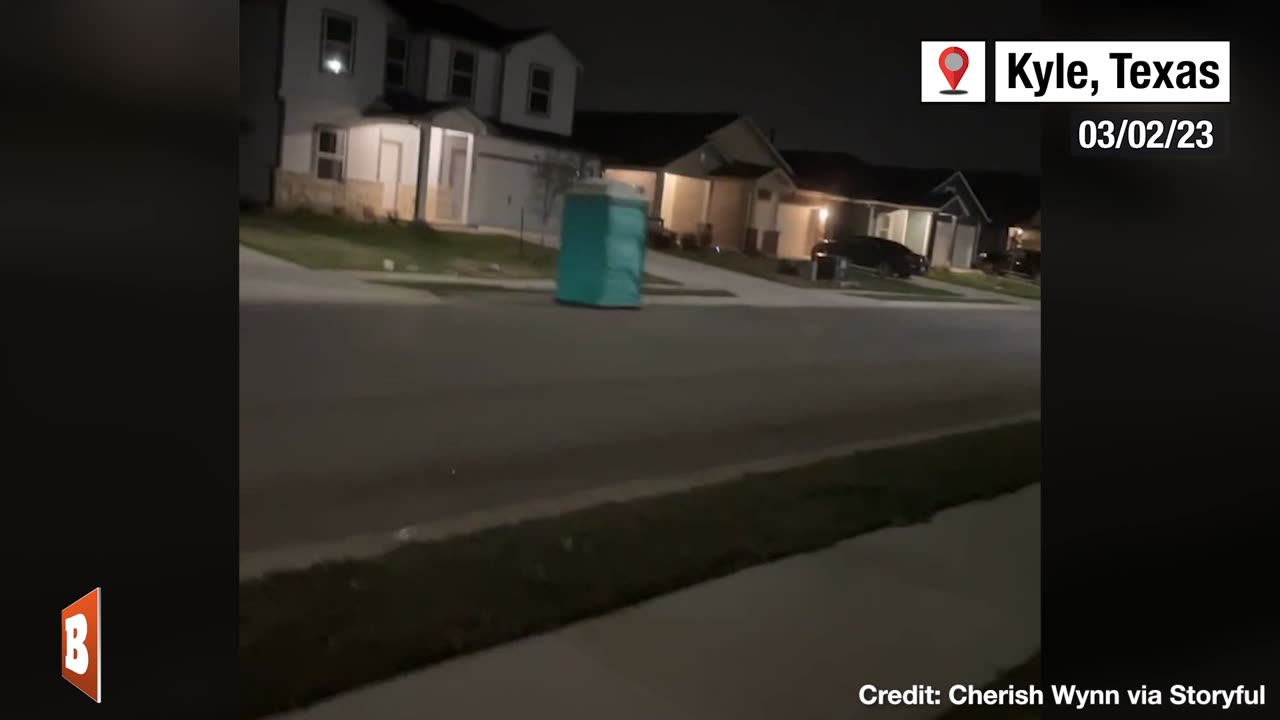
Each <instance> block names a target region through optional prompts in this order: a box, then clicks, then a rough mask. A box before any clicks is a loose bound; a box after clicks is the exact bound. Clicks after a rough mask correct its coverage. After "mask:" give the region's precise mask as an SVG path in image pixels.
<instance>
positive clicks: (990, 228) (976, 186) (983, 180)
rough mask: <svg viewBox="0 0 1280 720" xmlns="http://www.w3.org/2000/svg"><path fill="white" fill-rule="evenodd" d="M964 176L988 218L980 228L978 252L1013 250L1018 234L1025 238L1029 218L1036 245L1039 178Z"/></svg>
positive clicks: (986, 173)
mask: <svg viewBox="0 0 1280 720" xmlns="http://www.w3.org/2000/svg"><path fill="white" fill-rule="evenodd" d="M964 176H965V179H966V180H968V181H969V184H970V185H971V186H972V187H973V190H974V192H975V193H976V194H977V196H978V197H979V198H980V199H981V200H982V206H983V207H984V208H986V211H987V214H988V215H989V217H990V220H989V221H988V222H987V223H986V224H984V225H983V227H982V234H981V237H980V238H979V240H978V251H979V252H995V251H1000V250H1006V249H1009V248H1010V247H1013V245H1014V243H1015V239H1016V237H1017V235H1018V234H1019V230H1021V232H1022V233H1023V234H1025V233H1026V231H1027V230H1030V229H1033V228H1031V227H1030V226H1031V223H1032V222H1033V217H1034V225H1035V227H1034V230H1035V231H1036V232H1035V236H1036V242H1037V243H1038V242H1039V227H1040V220H1039V212H1040V178H1038V177H1035V176H1032V175H1022V174H1018V173H1007V172H992V171H981V170H979V171H974V170H966V171H965V173H964ZM1037 247H1038V245H1037Z"/></svg>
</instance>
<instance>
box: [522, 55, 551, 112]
mask: <svg viewBox="0 0 1280 720" xmlns="http://www.w3.org/2000/svg"><path fill="white" fill-rule="evenodd" d="M539 71H542V72H545V73H546V74H547V89H545V90H542V89H535V88H534V87H533V74H534V73H536V72H539ZM526 84H527V88H526V90H525V98H524V111H525V113H527V114H529V115H532V116H534V117H551V97H552V93H553V92H554V90H555V87H556V71H555V68H552V67H551V66H549V65H539V64H538V63H529V81H528V83H526ZM535 93H537V94H540V95H546V96H547V110H546V112H538V111H536V110H534V109H533V96H534V94H535Z"/></svg>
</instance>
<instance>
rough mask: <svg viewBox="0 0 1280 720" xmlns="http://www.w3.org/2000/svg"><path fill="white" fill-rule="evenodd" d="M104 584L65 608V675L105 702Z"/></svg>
mask: <svg viewBox="0 0 1280 720" xmlns="http://www.w3.org/2000/svg"><path fill="white" fill-rule="evenodd" d="M101 593H102V588H94V589H93V592H91V593H89V594H88V595H85V596H84V597H82V598H80V599H79V600H77V601H75V602H73V603H71V604H70V605H68V606H67V607H66V609H65V610H63V611H62V677H64V678H66V679H67V682H69V683H71V684H72V685H75V686H76V687H78V688H80V691H81V692H83V693H84V694H85V695H88V696H89V697H91V698H93V701H94V702H102V657H101V653H102V600H101Z"/></svg>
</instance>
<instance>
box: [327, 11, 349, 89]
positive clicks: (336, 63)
mask: <svg viewBox="0 0 1280 720" xmlns="http://www.w3.org/2000/svg"><path fill="white" fill-rule="evenodd" d="M320 27H321V31H320V70H321V72H326V73H331V74H333V75H349V74H351V69H352V66H353V65H355V60H356V19H355V18H353V17H350V16H348V15H340V14H338V13H335V12H331V11H329V10H325V11H324V15H323V17H322V20H321V23H320Z"/></svg>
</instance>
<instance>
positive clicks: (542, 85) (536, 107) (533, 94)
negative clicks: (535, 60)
mask: <svg viewBox="0 0 1280 720" xmlns="http://www.w3.org/2000/svg"><path fill="white" fill-rule="evenodd" d="M525 109H526V110H528V111H529V114H530V115H542V116H544V117H545V116H547V115H550V114H551V68H549V67H546V66H543V65H532V66H530V67H529V99H528V105H527V107H526V108H525Z"/></svg>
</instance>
